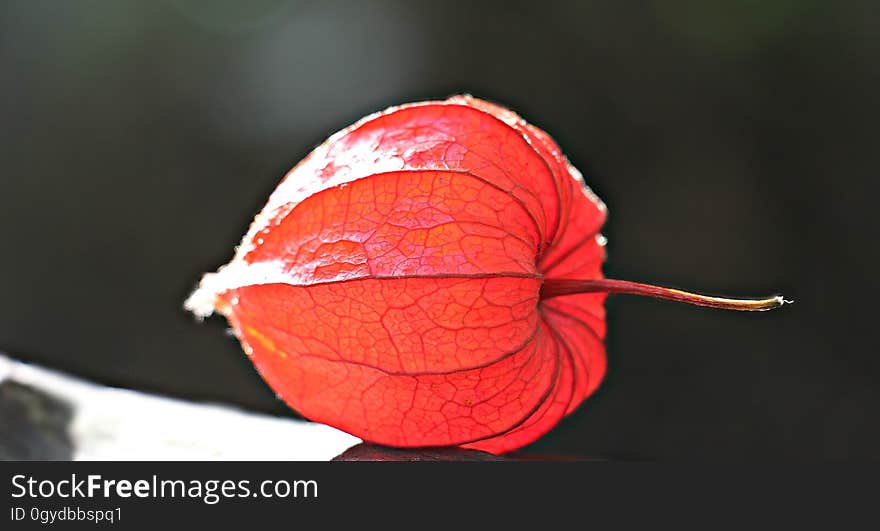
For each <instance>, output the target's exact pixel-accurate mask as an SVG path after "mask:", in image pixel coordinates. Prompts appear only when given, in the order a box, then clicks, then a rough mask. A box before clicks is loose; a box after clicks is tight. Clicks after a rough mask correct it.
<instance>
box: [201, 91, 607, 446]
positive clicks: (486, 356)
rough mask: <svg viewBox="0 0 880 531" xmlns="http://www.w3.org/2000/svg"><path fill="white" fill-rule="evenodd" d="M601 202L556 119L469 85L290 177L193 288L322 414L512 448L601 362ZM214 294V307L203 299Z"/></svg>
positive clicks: (365, 130) (376, 438) (345, 422)
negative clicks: (577, 284) (570, 289)
mask: <svg viewBox="0 0 880 531" xmlns="http://www.w3.org/2000/svg"><path fill="white" fill-rule="evenodd" d="M604 220H605V207H604V205H603V204H602V203H601V201H599V200H598V199H597V198H596V197H595V195H593V194H592V192H590V191H589V190H588V189H587V188H586V187H585V186H584V184H583V182H582V179H581V177H580V174H579V173H578V172H577V170H575V169H574V168H573V167H572V166H571V165H570V164H569V163H568V161H567V160H566V159H565V158H564V156H563V155H562V154H561V152H560V150H559V148H558V147H557V146H556V144H555V143H554V142H553V141H552V139H550V137H549V136H548V135H546V133H544V132H542V131H541V130H539V129H537V128H535V127H533V126H531V125H529V124H527V123H526V122H525V121H523V120H522V119H521V118H520V117H519V116H517V115H515V114H514V113H512V112H511V111H509V110H507V109H504V108H502V107H500V106H497V105H494V104H491V103H488V102H484V101H481V100H477V99H474V98H470V97H463V96H458V97H454V98H451V99H449V100H447V101H443V102H425V103H418V104H410V105H404V106H400V107H395V108H392V109H389V110H387V111H384V112H382V113H378V114H376V115H372V116H369V117H367V118H365V119H364V120H362V121H360V122H358V123H357V124H354V125H353V126H351V127H349V128H347V129H345V130H343V131H340V132H339V133H337V134H336V135H334V136H333V137H331V138H330V139H328V140H327V142H325V143H324V144H322V145H321V146H319V147H318V148H317V149H316V150H315V151H314V152H313V153H312V154H310V155H309V156H308V157H307V158H306V159H304V160H303V161H302V162H301V163H300V164H299V165H297V167H295V168H294V169H293V170H291V172H290V173H289V174H288V175H287V176H286V177H285V179H284V180H283V181H282V182H281V184H280V185H279V186H278V188H277V189H276V190H275V192H273V194H272V195H271V197H270V198H269V201H268V203H267V205H266V206H265V208H264V209H263V211H262V212H261V213H260V214H259V215H258V216H257V218H256V219H255V221H254V223H253V224H252V225H251V228H250V230H249V231H248V234H247V235H246V236H245V238H244V240H243V241H242V244H241V245H240V246H239V248H238V251H237V253H236V256H235V257H234V259H233V260H232V262H230V264H228V265H227V266H225V267H224V268H221V269H220V271H218V273H216V274H211V275H206V277H205V279H204V280H203V282H202V285H201V287H200V289H199V290H198V291H197V292H196V293H195V294H194V295H193V297H192V298H191V299H190V300H191V301H193V302H192V303H191V306H192V307H194V308H195V309H197V310H200V311H201V312H202V313H207V312H208V311H209V310H211V309H216V310H218V311H220V312H221V313H223V314H224V315H226V316H227V318H228V320H229V322H230V324H231V325H232V327H233V329H234V331H235V332H236V334H237V336H238V337H239V339H240V341H241V343H242V345H243V347H244V349H245V351H246V352H247V353H248V355H249V356H250V357H251V359H252V361H253V362H254V364H255V366H256V367H257V369H258V370H259V372H260V374H261V375H262V376H263V378H264V379H265V380H266V382H267V383H268V384H269V385H270V386H271V387H272V388H273V389H274V390H275V391H276V393H277V394H278V395H279V396H280V397H281V398H283V399H284V400H285V401H286V402H287V403H288V404H289V405H290V406H291V407H293V408H294V409H296V410H297V411H299V412H300V413H302V414H303V415H304V416H306V417H307V418H310V419H313V420H316V421H319V422H324V423H327V424H330V425H332V426H336V427H338V428H340V429H343V430H345V431H348V432H349V433H352V434H354V435H356V436H358V437H361V438H363V439H364V440H367V441H370V442H375V443H380V444H387V445H393V446H402V447H409V446H438V445H463V446H467V447H470V448H476V449H480V450H485V451H489V452H493V453H503V452H507V451H511V450H514V449H516V448H519V447H521V446H523V445H526V444H528V443H530V442H532V441H534V440H535V439H537V438H538V437H540V436H541V435H543V434H544V433H546V432H547V431H549V430H550V429H551V428H552V427H553V426H555V425H556V424H557V423H558V422H559V420H560V419H561V418H562V417H563V416H564V415H566V414H568V413H570V412H571V411H572V410H573V409H574V408H576V407H577V406H578V404H580V403H581V402H582V401H583V400H584V399H585V398H586V397H587V396H589V395H590V394H591V393H592V392H593V391H594V390H595V389H596V387H597V386H598V385H599V383H600V382H601V380H602V377H603V376H604V373H605V349H604V345H603V338H604V334H605V323H604V309H603V302H604V295H603V294H597V293H592V294H578V295H566V296H560V297H556V298H553V299H549V300H543V301H542V300H540V288H541V285H542V283H543V281H544V280H545V279H548V278H578V279H591V278H601V276H602V272H601V266H602V262H603V260H604V249H603V247H602V245H603V242H602V239H601V237H600V236H599V234H598V233H599V230H600V228H601V226H602V223H603V222H604ZM199 301H201V304H202V305H203V306H204V305H207V306H208V308H204V307H202V308H199V304H200V302H199Z"/></svg>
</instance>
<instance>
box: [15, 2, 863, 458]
mask: <svg viewBox="0 0 880 531" xmlns="http://www.w3.org/2000/svg"><path fill="white" fill-rule="evenodd" d="M634 4H635V3H626V2H586V1H584V2H568V3H553V2H530V3H528V4H516V3H514V2H479V3H478V2H472V1H471V2H457V1H449V0H447V1H442V2H429V3H416V2H404V1H401V2H379V1H371V2H354V1H350V2H342V1H320V2H319V1H307V0H302V1H280V0H260V1H256V0H251V1H249V2H235V1H232V0H225V1H196V0H161V1H160V0H155V1H140V2H132V1H123V0H116V1H101V2H99V1H76V2H55V1H35V0H24V1H18V2H9V1H4V2H3V3H2V11H0V79H2V84H0V90H2V98H0V123H2V127H0V134H2V142H0V162H2V166H0V242H2V247H0V249H2V251H0V253H2V254H0V258H2V259H0V350H6V351H8V352H9V353H11V354H13V355H15V356H17V357H20V358H23V359H25V360H28V361H34V362H39V363H42V364H45V365H47V366H50V367H53V368H58V369H62V370H66V371H69V372H72V373H74V374H77V375H80V376H84V377H87V378H91V379H94V380H97V381H99V382H103V383H106V384H111V385H116V386H124V387H131V388H137V389H144V390H148V391H153V392H160V393H166V394H170V395H174V396H179V397H186V398H190V399H195V400H205V401H220V402H227V403H233V404H238V405H240V406H243V407H246V408H251V409H257V410H262V411H267V412H271V413H276V414H279V415H291V416H292V415H294V414H293V413H292V412H290V411H289V410H288V409H287V408H286V407H285V406H284V405H283V404H282V403H280V402H279V401H277V400H276V399H275V398H274V396H273V395H272V393H271V392H270V391H269V389H268V388H267V387H266V386H265V385H264V384H263V382H262V381H261V380H260V378H259V377H258V375H257V374H256V372H255V371H254V370H253V368H252V366H251V364H250V362H249V361H248V360H247V359H246V358H245V356H243V355H242V353H241V350H240V347H239V345H238V344H237V342H236V341H235V340H234V338H232V337H230V336H228V335H227V334H224V329H225V322H224V321H223V320H222V319H217V318H213V319H211V320H209V321H208V322H206V323H205V324H201V325H200V324H198V323H196V322H195V321H194V319H193V318H192V317H191V316H190V315H188V314H186V313H185V312H184V311H183V309H182V308H181V304H182V302H183V300H184V298H185V297H186V296H187V294H188V293H189V292H190V290H191V289H192V288H193V287H194V286H195V284H196V283H197V281H198V279H199V277H200V275H201V273H202V272H204V271H211V270H214V269H216V267H217V266H218V265H220V264H223V263H225V262H226V261H227V260H228V259H229V258H230V256H231V254H232V249H233V246H234V245H236V244H237V243H238V241H239V239H240V237H241V235H242V234H243V233H244V231H245V230H246V228H247V226H248V224H249V222H250V220H251V219H252V217H253V215H254V214H256V212H257V211H258V210H259V209H260V207H261V206H262V204H263V203H264V201H265V200H266V198H267V197H268V194H269V193H270V192H271V190H272V189H273V188H274V186H275V185H276V184H277V182H278V180H279V179H280V178H281V177H282V176H283V174H284V173H285V172H286V171H287V169H288V168H289V167H291V166H293V165H294V164H295V163H296V162H297V161H298V160H299V159H300V158H302V157H303V156H304V155H305V154H306V153H308V152H309V151H310V150H311V149H312V148H313V147H314V146H315V145H316V144H318V143H319V142H321V141H322V140H323V139H324V138H325V137H326V136H328V135H329V134H330V133H332V132H334V131H336V130H338V129H340V128H341V127H343V126H346V125H348V124H349V123H350V122H352V121H354V120H356V119H358V118H360V117H361V116H362V115H364V114H367V113H369V112H372V111H376V110H379V109H382V108H384V107H387V106H389V105H393V104H398V103H402V102H407V101H413V100H419V99H426V98H443V97H446V96H448V95H450V94H453V93H459V92H470V93H472V94H474V95H477V96H481V97H484V98H488V99H491V100H495V101H498V102H501V103H504V104H506V105H508V106H510V107H512V108H513V109H515V110H517V111H519V112H520V113H521V114H523V116H525V117H526V118H527V119H529V120H530V121H532V122H534V123H536V124H537V125H539V126H541V127H543V128H544V129H546V130H547V131H549V132H550V133H551V134H552V135H553V136H554V137H555V138H556V139H557V140H558V141H559V143H560V144H561V145H562V147H563V149H564V150H565V151H566V153H567V154H568V156H569V157H570V158H571V160H572V161H573V162H574V164H575V165H576V166H578V167H579V168H580V169H581V170H582V171H583V172H584V174H585V175H586V178H587V181H588V183H589V184H590V186H592V187H593V189H594V190H595V191H596V192H597V193H598V194H599V195H600V197H602V198H603V199H604V200H605V201H606V203H607V204H608V206H609V209H610V212H611V215H610V219H609V222H608V224H607V225H606V228H605V231H604V233H605V235H606V236H607V237H608V239H609V245H608V251H609V259H608V262H607V266H606V269H605V271H606V274H607V275H609V276H611V277H617V278H624V279H629V280H639V281H645V282H655V283H660V284H666V285H673V286H680V287H684V288H691V289H695V290H702V291H705V292H710V293H721V294H731V295H767V294H770V293H774V292H782V293H784V294H785V295H786V296H787V297H788V298H793V299H795V300H796V303H795V304H794V305H791V306H787V307H785V308H784V309H782V310H779V311H776V312H772V313H768V314H740V313H732V312H722V311H712V310H706V309H700V308H693V307H687V306H679V305H675V304H672V303H664V302H659V301H653V300H647V299H639V298H631V297H612V298H611V299H610V300H609V303H608V311H609V339H608V346H609V354H610V355H609V359H610V373H609V376H608V378H607V380H606V382H605V385H604V386H603V388H602V389H601V391H600V392H599V393H598V394H597V395H596V396H595V397H594V398H592V399H591V400H589V401H588V402H587V403H586V404H585V405H584V406H583V407H582V408H581V409H580V410H578V411H577V412H576V413H574V414H573V415H571V416H570V417H569V418H567V419H566V420H565V421H564V422H563V423H562V424H561V425H560V426H559V427H557V428H556V429H555V430H554V431H553V432H551V433H550V434H549V435H548V436H546V437H545V438H543V439H542V440H540V441H539V442H537V443H536V444H534V445H532V446H531V447H529V448H527V449H526V450H525V451H524V452H525V453H533V454H560V455H572V456H588V457H598V458H607V459H615V460H618V459H619V460H672V461H697V460H724V461H728V460H732V461H746V460H750V461H755V460H757V461H763V460H768V461H769V460H795V461H819V460H846V459H876V458H877V456H878V451H877V448H878V447H880V423H878V422H877V419H878V413H880V387H878V382H880V356H878V347H877V340H876V334H875V333H874V329H875V328H876V326H877V325H876V324H875V321H876V317H875V316H876V310H875V309H874V306H875V304H876V299H875V298H874V297H875V296H876V294H877V293H876V292H877V289H876V288H877V284H878V283H877V281H876V280H875V279H874V274H875V273H874V269H875V267H876V263H877V262H876V258H877V223H876V216H875V212H876V210H877V207H875V206H873V205H871V203H872V202H874V201H875V200H876V198H877V195H876V192H877V191H878V190H877V188H878V186H877V179H876V176H877V171H878V167H880V166H878V162H880V160H878V153H877V152H878V148H880V146H878V138H880V137H878V133H877V124H878V119H880V113H878V107H880V106H878V97H877V94H878V91H880V46H878V32H880V24H878V13H877V9H876V4H874V3H873V2H864V3H862V4H859V3H857V2H830V1H824V2H820V1H815V0H768V1H761V2H759V1H741V2H729V3H717V2H701V1H696V0H694V1H674V0H673V1H660V0H658V1H655V2H646V3H640V4H641V5H638V6H636V5H634Z"/></svg>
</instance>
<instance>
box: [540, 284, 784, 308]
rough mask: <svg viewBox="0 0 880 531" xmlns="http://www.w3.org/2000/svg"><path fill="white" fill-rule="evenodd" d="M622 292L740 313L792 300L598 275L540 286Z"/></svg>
mask: <svg viewBox="0 0 880 531" xmlns="http://www.w3.org/2000/svg"><path fill="white" fill-rule="evenodd" d="M597 292H604V293H623V294H628V295H642V296H645V297H653V298H655V299H664V300H668V301H675V302H683V303H686V304H693V305H695V306H707V307H709V308H721V309H723V310H737V311H741V312H764V311H767V310H774V309H776V308H779V307H780V306H782V305H784V304H791V303H792V301H789V300H785V299H783V298H782V296H781V295H774V296H772V297H768V298H766V299H728V298H725V297H712V296H709V295H700V294H698V293H691V292H689V291H682V290H679V289H673V288H663V287H660V286H652V285H650V284H641V283H639V282H630V281H628V280H614V279H610V278H598V279H592V280H571V279H560V278H551V279H546V280H544V284H543V285H542V286H541V299H542V300H543V299H550V298H553V297H561V296H563V295H574V294H577V293H597Z"/></svg>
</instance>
